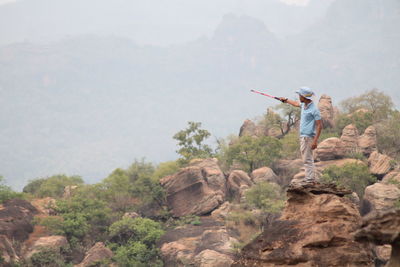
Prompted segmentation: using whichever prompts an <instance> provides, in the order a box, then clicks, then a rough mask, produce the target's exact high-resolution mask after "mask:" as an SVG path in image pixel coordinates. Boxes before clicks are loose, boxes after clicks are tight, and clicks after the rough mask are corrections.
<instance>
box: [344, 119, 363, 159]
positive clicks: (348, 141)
mask: <svg viewBox="0 0 400 267" xmlns="http://www.w3.org/2000/svg"><path fill="white" fill-rule="evenodd" d="M358 137H359V134H358V130H357V127H356V126H354V125H353V124H350V125H347V126H346V127H344V129H343V131H342V136H341V137H340V141H342V148H343V150H344V154H345V155H346V154H350V153H354V152H358V146H357V143H358Z"/></svg>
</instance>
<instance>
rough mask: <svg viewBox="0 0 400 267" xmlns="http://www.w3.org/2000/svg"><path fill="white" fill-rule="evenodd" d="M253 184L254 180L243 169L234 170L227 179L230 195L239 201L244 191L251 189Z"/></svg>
mask: <svg viewBox="0 0 400 267" xmlns="http://www.w3.org/2000/svg"><path fill="white" fill-rule="evenodd" d="M252 185H253V182H252V181H251V179H250V177H249V176H248V175H247V173H245V172H244V171H241V170H235V171H232V172H231V173H230V174H229V176H228V179H227V181H226V187H227V189H228V194H229V197H230V198H231V199H235V200H237V201H239V200H240V198H241V197H242V195H243V192H244V191H245V190H247V189H249V188H250V187H251V186H252Z"/></svg>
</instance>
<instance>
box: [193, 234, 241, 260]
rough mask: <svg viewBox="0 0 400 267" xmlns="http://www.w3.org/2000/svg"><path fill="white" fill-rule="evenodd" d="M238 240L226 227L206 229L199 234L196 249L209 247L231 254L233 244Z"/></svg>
mask: <svg viewBox="0 0 400 267" xmlns="http://www.w3.org/2000/svg"><path fill="white" fill-rule="evenodd" d="M235 242H236V243H237V242H238V241H237V240H236V239H235V238H233V237H231V236H229V234H228V232H227V231H226V229H224V228H222V229H218V230H206V231H204V233H203V234H202V236H201V239H200V244H199V247H198V250H200V251H201V250H205V249H211V250H215V251H217V252H219V253H223V254H226V255H230V254H233V244H234V243H235Z"/></svg>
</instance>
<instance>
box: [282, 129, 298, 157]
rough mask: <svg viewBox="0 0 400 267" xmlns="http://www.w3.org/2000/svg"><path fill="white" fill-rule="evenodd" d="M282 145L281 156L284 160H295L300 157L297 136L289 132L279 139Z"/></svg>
mask: <svg viewBox="0 0 400 267" xmlns="http://www.w3.org/2000/svg"><path fill="white" fill-rule="evenodd" d="M280 142H281V144H282V152H281V156H282V158H285V159H297V158H299V156H300V141H299V134H298V133H296V132H291V133H289V134H287V135H285V136H284V137H283V138H282V139H280Z"/></svg>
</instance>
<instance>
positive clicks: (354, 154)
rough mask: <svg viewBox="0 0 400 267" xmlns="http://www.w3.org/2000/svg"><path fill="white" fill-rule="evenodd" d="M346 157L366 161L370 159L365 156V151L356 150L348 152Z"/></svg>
mask: <svg viewBox="0 0 400 267" xmlns="http://www.w3.org/2000/svg"><path fill="white" fill-rule="evenodd" d="M345 157H346V158H350V159H358V160H361V161H364V162H366V161H367V160H368V159H367V158H366V157H365V156H364V154H363V153H361V152H356V151H353V152H350V153H347V154H346V155H345Z"/></svg>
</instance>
